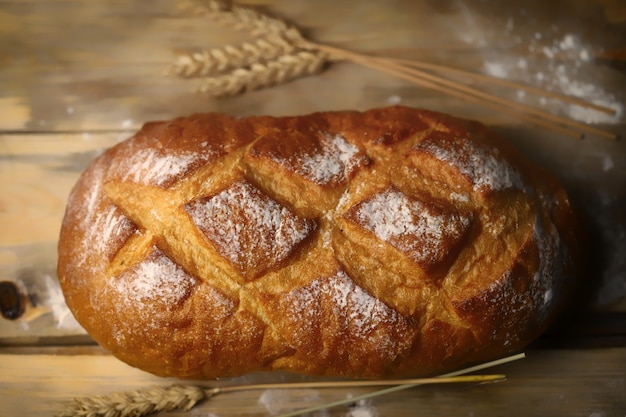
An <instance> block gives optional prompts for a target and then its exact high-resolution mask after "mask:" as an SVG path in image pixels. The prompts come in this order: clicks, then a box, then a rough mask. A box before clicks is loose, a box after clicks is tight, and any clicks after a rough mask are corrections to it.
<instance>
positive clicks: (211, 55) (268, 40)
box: [169, 35, 295, 78]
mask: <svg viewBox="0 0 626 417" xmlns="http://www.w3.org/2000/svg"><path fill="white" fill-rule="evenodd" d="M294 50H295V46H294V45H293V44H292V43H290V42H288V41H286V40H285V39H284V38H282V37H280V36H277V35H268V36H265V37H262V38H258V39H256V40H254V41H251V42H244V43H242V44H241V45H238V46H232V45H227V46H224V47H222V48H213V49H208V50H204V51H200V52H195V53H190V54H185V55H181V56H179V57H178V58H177V60H176V61H175V62H174V64H173V65H172V67H171V68H170V71H169V73H170V74H173V75H177V76H179V77H184V78H191V77H206V76H209V75H217V74H221V73H224V72H226V71H229V70H232V69H235V68H243V67H249V66H251V65H253V64H254V63H258V62H264V61H271V60H274V59H276V58H278V57H280V56H282V55H288V54H291V53H292V52H294Z"/></svg>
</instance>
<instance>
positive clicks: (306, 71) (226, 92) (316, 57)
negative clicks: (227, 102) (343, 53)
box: [198, 51, 326, 97]
mask: <svg viewBox="0 0 626 417" xmlns="http://www.w3.org/2000/svg"><path fill="white" fill-rule="evenodd" d="M325 63H326V55H325V54H324V53H320V52H309V51H299V52H296V53H293V54H287V55H281V56H279V57H277V58H276V59H274V60H272V61H268V62H265V63H258V62H257V63H253V64H252V65H250V66H249V67H246V68H236V69H234V70H233V71H231V72H230V73H228V74H224V75H219V76H215V77H208V78H205V79H203V80H202V82H201V84H200V85H199V86H198V92H200V93H204V94H208V95H211V96H213V97H224V96H231V95H236V94H239V93H242V92H245V91H252V90H256V89H259V88H264V87H270V86H273V85H277V84H282V83H285V82H287V81H291V80H293V79H295V78H299V77H304V76H307V75H312V74H315V73H318V72H320V71H321V70H322V69H323V67H324V64H325Z"/></svg>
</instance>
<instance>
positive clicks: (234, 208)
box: [185, 181, 316, 280]
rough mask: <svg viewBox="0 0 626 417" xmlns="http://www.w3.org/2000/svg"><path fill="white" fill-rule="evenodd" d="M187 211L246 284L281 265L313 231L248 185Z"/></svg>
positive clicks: (195, 203)
mask: <svg viewBox="0 0 626 417" xmlns="http://www.w3.org/2000/svg"><path fill="white" fill-rule="evenodd" d="M185 209H186V210H187V213H189V215H190V216H191V218H192V220H193V222H194V223H195V224H196V225H197V226H198V228H199V229H200V230H201V231H202V233H203V234H204V235H205V236H206V238H207V239H208V240H209V241H210V242H212V243H213V245H214V246H215V247H216V249H217V251H218V252H219V253H220V255H222V256H223V257H224V258H226V259H227V260H228V261H230V262H231V263H232V264H233V265H234V266H235V267H236V268H237V269H238V270H239V271H240V272H241V273H242V274H243V275H244V276H245V277H246V279H247V280H249V279H253V278H255V277H256V276H257V275H258V274H260V273H261V272H262V271H264V270H267V269H269V268H272V267H274V266H276V265H277V264H279V263H281V262H282V261H284V260H285V259H286V258H287V257H288V256H289V255H290V254H291V253H292V252H293V251H294V250H295V248H296V247H297V245H298V244H299V243H300V242H302V241H303V240H304V239H305V238H306V237H307V236H308V235H309V234H310V233H311V232H312V231H313V230H314V229H315V227H316V223H315V222H314V221H313V220H310V219H305V218H301V217H299V216H297V215H295V214H294V213H293V212H292V211H291V210H289V209H288V208H286V207H284V206H282V205H281V204H280V203H278V202H276V201H274V200H273V199H271V198H269V197H268V196H266V195H265V194H263V193H262V192H261V191H260V190H259V189H257V188H256V187H254V186H253V185H252V184H250V183H249V182H247V181H239V182H236V183H234V184H232V185H231V186H230V187H228V188H226V189H225V190H222V191H221V192H219V193H217V194H215V195H213V196H211V197H205V198H200V199H198V200H194V201H192V202H190V203H188V204H187V205H186V206H185Z"/></svg>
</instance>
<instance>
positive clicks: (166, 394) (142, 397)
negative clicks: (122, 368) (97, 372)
mask: <svg viewBox="0 0 626 417" xmlns="http://www.w3.org/2000/svg"><path fill="white" fill-rule="evenodd" d="M515 359H519V358H515ZM510 360H514V359H510ZM504 379H505V376H504V375H500V374H496V375H468V376H447V377H446V376H441V377H433V378H417V379H396V380H365V381H319V382H293V383H292V382H284V383H269V384H250V385H233V386H224V387H213V388H202V387H198V386H194V385H186V386H178V385H174V386H171V387H152V388H147V389H144V390H136V391H131V392H121V393H113V394H111V395H108V396H95V397H83V398H75V399H74V401H72V402H70V403H69V404H68V405H67V406H66V408H65V409H64V410H63V411H62V412H61V413H59V414H57V417H142V416H147V415H149V414H152V413H157V412H160V411H173V410H179V409H180V410H185V411H188V410H190V409H191V408H193V407H194V406H195V405H196V404H197V403H199V402H201V401H204V400H207V399H209V398H212V397H214V396H215V395H217V394H221V393H232V392H241V391H254V390H267V389H297V388H308V389H314V388H357V387H373V386H394V387H395V386H406V385H407V384H413V386H418V385H426V384H458V383H485V382H498V381H502V380H504ZM322 407H323V406H322ZM322 407H319V408H322ZM294 415H295V414H294Z"/></svg>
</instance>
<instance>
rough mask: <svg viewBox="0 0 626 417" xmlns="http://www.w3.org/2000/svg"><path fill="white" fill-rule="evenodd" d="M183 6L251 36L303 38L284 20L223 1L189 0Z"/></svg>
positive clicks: (292, 39) (297, 40)
mask: <svg viewBox="0 0 626 417" xmlns="http://www.w3.org/2000/svg"><path fill="white" fill-rule="evenodd" d="M184 8H185V9H187V10H189V11H191V12H192V13H194V14H196V15H201V16H207V17H209V18H211V19H212V20H213V21H215V22H217V23H219V24H221V25H223V26H225V27H229V28H232V29H235V30H238V31H245V32H247V33H249V34H251V35H252V36H258V35H265V34H268V33H272V34H275V35H279V36H281V37H283V38H285V39H289V40H291V41H294V42H299V41H300V40H301V39H303V36H302V34H301V33H300V31H299V30H298V29H297V28H296V27H294V26H292V25H289V24H288V23H287V22H285V21H284V20H281V19H278V18H275V17H272V16H270V15H267V14H264V13H261V12H258V11H256V10H254V9H251V8H248V7H242V6H237V5H233V4H229V3H227V2H225V1H219V0H195V1H193V0H191V1H189V2H187V3H186V4H185V5H184Z"/></svg>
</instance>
